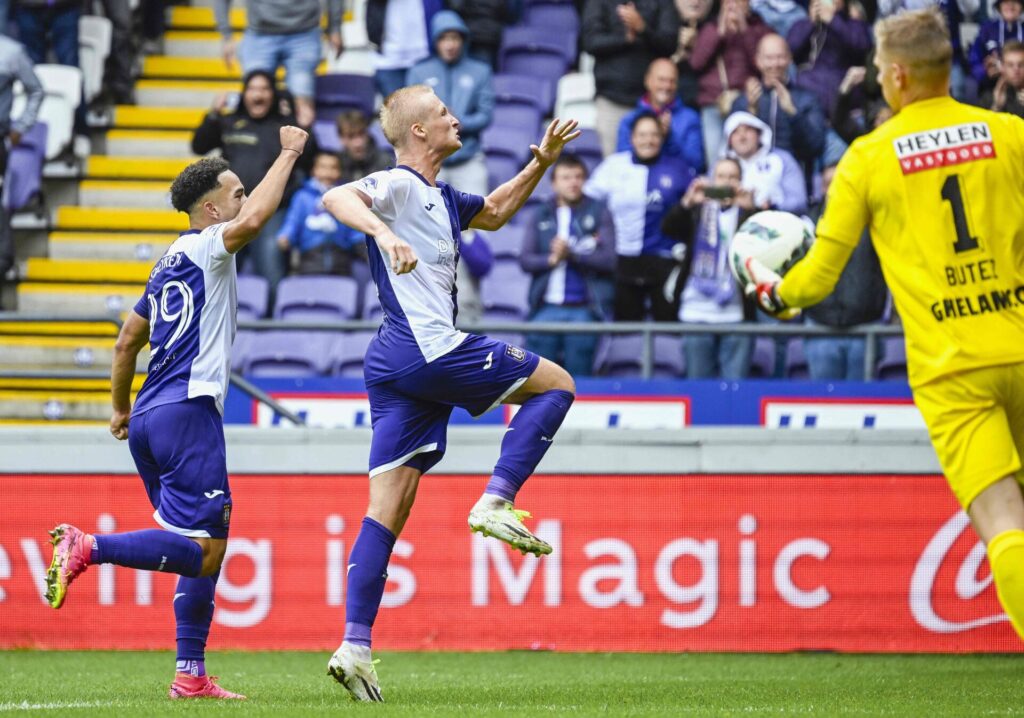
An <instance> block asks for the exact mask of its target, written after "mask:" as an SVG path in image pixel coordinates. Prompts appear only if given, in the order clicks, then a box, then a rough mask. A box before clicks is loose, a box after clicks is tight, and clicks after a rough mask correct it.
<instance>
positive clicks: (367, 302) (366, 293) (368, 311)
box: [363, 282, 384, 320]
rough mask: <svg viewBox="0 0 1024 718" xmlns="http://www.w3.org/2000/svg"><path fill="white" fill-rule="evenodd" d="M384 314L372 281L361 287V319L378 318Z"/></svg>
mask: <svg viewBox="0 0 1024 718" xmlns="http://www.w3.org/2000/svg"><path fill="white" fill-rule="evenodd" d="M383 316H384V307H382V306H381V305H380V297H378V296H377V287H376V285H375V284H373V283H372V282H371V283H369V284H367V285H366V286H365V287H364V288H363V319H367V320H369V319H380V318H381V317H383Z"/></svg>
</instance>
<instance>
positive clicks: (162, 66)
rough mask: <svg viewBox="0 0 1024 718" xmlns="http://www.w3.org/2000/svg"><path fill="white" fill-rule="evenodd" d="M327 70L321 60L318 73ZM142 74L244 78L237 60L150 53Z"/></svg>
mask: <svg viewBox="0 0 1024 718" xmlns="http://www.w3.org/2000/svg"><path fill="white" fill-rule="evenodd" d="M324 72H327V63H326V62H321V63H320V64H319V66H318V67H317V74H323V73H324ZM284 74H285V73H284V68H283V67H279V68H278V69H277V73H276V77H277V79H278V81H281V80H283V79H284ZM142 76H143V77H145V78H146V79H150V80H159V79H172V80H173V79H177V80H235V81H238V82H240V81H241V79H242V66H241V65H240V64H238V63H237V62H234V63H232V64H231V65H225V64H224V60H222V59H221V58H219V57H172V56H170V55H150V56H149V57H146V58H143V60H142Z"/></svg>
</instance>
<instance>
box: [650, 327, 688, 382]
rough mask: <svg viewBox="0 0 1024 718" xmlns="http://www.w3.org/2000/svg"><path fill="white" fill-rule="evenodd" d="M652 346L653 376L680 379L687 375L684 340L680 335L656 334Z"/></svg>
mask: <svg viewBox="0 0 1024 718" xmlns="http://www.w3.org/2000/svg"><path fill="white" fill-rule="evenodd" d="M653 339H654V341H653V344H652V346H651V352H652V356H651V376H652V377H653V378H655V379H679V378H680V377H682V376H684V375H685V374H686V358H685V357H684V355H683V340H682V337H680V336H679V335H678V334H655V335H654V338H653Z"/></svg>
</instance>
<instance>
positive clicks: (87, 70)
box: [78, 15, 114, 102]
mask: <svg viewBox="0 0 1024 718" xmlns="http://www.w3.org/2000/svg"><path fill="white" fill-rule="evenodd" d="M113 34H114V26H113V24H112V23H111V22H110V20H108V19H107V18H105V17H99V16H96V15H82V16H81V17H80V18H79V19H78V65H79V67H81V68H82V74H83V76H84V83H85V87H84V92H85V101H86V102H92V100H93V99H94V98H95V97H96V96H97V95H98V94H100V90H101V89H102V88H103V68H104V66H105V65H106V62H107V57H108V56H109V55H110V45H111V41H112V39H113Z"/></svg>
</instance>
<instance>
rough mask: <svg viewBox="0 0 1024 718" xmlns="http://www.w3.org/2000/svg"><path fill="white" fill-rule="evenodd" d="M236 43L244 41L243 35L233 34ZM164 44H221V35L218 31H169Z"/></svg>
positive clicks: (165, 34) (165, 35)
mask: <svg viewBox="0 0 1024 718" xmlns="http://www.w3.org/2000/svg"><path fill="white" fill-rule="evenodd" d="M233 37H234V39H235V40H236V41H238V40H241V39H242V33H240V32H236V33H233ZM164 42H218V43H219V42H220V33H219V32H217V31H216V30H168V31H167V32H165V33H164Z"/></svg>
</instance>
